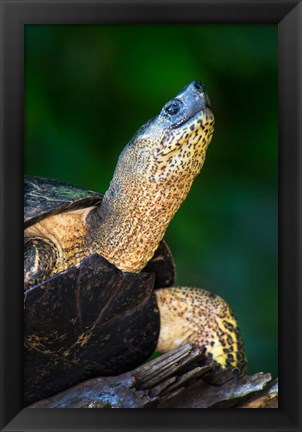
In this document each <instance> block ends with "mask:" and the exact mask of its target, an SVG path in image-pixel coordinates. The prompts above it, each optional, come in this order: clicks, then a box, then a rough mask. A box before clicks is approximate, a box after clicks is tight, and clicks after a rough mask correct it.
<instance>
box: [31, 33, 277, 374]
mask: <svg viewBox="0 0 302 432" xmlns="http://www.w3.org/2000/svg"><path fill="white" fill-rule="evenodd" d="M193 79H200V80H202V81H203V83H204V84H205V86H206V90H207V92H208V94H209V96H210V99H211V102H212V106H213V111H214V114H215V118H216V130H215V133H214V138H213V140H212V143H211V145H210V147H209V150H208V154H207V160H206V163H205V166H204V168H203V170H202V172H201V174H200V175H199V177H198V178H197V179H196V181H195V183H194V185H193V187H192V189H191V192H190V194H189V196H188V198H187V200H186V201H185V203H184V204H183V206H182V207H181V209H180V210H179V212H178V213H177V215H176V216H175V218H174V219H173V221H172V222H171V225H170V227H169V230H168V232H167V234H166V239H167V241H168V242H169V245H170V246H171V249H172V251H173V254H174V257H175V261H176V264H177V283H178V284H182V285H188V286H200V287H203V288H206V289H208V290H211V291H213V292H215V293H217V294H220V295H221V296H223V297H224V298H225V299H226V300H227V301H228V302H229V303H230V304H231V305H232V306H233V309H234V310H235V313H236V315H237V317H238V319H239V322H240V327H241V330H242V333H243V337H244V340H245V344H246V349H247V354H248V358H249V371H250V372H255V371H259V370H263V371H271V372H273V374H275V375H276V374H277V367H278V365H277V355H278V351H277V338H278V335H277V323H278V316H277V301H278V285H277V282H278V280H277V271H278V265H277V243H278V241H277V240H278V239H277V235H278V230H277V223H278V221H277V193H278V191H277V158H278V141H277V140H278V123H277V118H278V117H277V112H278V111H277V110H278V105H277V96H278V94H277V26H275V25H190V26H186V25H163V26H162V25H160V26H159V25H152V26H151V25H150V26H141V25H132V26H131V25H106V26H105V25H99V26H78V25H64V26H62V25H47V26H46V25H45V26H39V25H27V26H26V27H25V173H26V174H31V175H41V176H46V177H51V178H56V179H59V180H63V181H67V182H71V183H73V184H77V185H79V186H82V187H87V188H89V189H95V190H98V191H105V190H106V188H107V186H108V184H109V181H110V179H111V176H112V172H113V170H114V166H115V161H116V160H117V157H118V155H119V153H120V151H121V149H122V148H123V147H124V145H125V144H126V143H127V142H128V141H129V139H130V138H131V137H132V135H133V134H134V132H135V131H136V130H137V129H138V127H139V126H140V125H141V124H143V123H144V122H145V121H146V120H148V119H149V118H151V117H153V116H155V115H156V114H157V113H158V112H159V111H160V109H161V107H162V105H163V104H164V103H165V102H166V101H168V100H169V99H171V98H172V97H174V96H175V94H176V93H177V92H178V91H180V90H181V89H182V88H183V87H184V86H185V85H186V84H187V83H188V82H190V81H192V80H193Z"/></svg>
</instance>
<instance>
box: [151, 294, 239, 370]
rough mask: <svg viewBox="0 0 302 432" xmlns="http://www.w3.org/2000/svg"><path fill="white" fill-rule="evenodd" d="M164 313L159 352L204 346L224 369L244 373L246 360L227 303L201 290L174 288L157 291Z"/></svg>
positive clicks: (161, 321)
mask: <svg viewBox="0 0 302 432" xmlns="http://www.w3.org/2000/svg"><path fill="white" fill-rule="evenodd" d="M155 296H156V300H157V304H158V307H159V310H160V334H159V340H158V344H157V351H160V352H165V351H169V350H171V349H174V348H176V347H177V346H179V345H182V344H184V343H187V342H189V343H191V344H192V345H197V346H202V345H204V346H205V347H206V349H207V351H206V352H207V355H208V356H209V357H210V358H213V359H214V360H215V361H216V362H217V363H219V364H220V365H221V366H222V367H223V368H225V367H238V368H239V369H240V370H242V369H244V367H245V364H246V358H245V354H244V349H243V343H242V339H241V335H240V332H239V328H238V323H237V320H236V318H235V316H234V314H233V312H232V310H231V308H230V306H229V305H228V304H227V303H226V301H225V300H224V299H222V298H221V297H219V296H218V295H216V294H213V293H210V292H208V291H206V290H204V289H201V288H189V287H174V288H172V289H171V288H162V289H159V290H156V291H155Z"/></svg>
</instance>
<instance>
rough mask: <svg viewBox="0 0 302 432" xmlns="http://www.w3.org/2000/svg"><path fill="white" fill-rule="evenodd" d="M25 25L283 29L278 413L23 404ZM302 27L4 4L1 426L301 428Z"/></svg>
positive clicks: (185, 5)
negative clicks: (26, 406)
mask: <svg viewBox="0 0 302 432" xmlns="http://www.w3.org/2000/svg"><path fill="white" fill-rule="evenodd" d="M29 23H32V24H34V23H38V24H47V23H52V24H54V23H58V24H59V23H61V24H63V23H65V24H72V23H87V24H90V23H99V24H101V23H277V24H278V31H279V287H280V292H279V299H280V301H279V303H280V311H279V346H280V350H279V365H280V366H279V371H280V373H279V382H280V404H279V408H278V409H273V410H267V409H265V410H250V409H248V410H219V411H218V412H217V411H215V410H214V411H213V410H173V412H172V411H171V410H168V409H165V410H122V409H120V410H118V411H117V412H114V411H112V410H97V409H95V410H77V409H65V410H53V409H52V410H47V409H46V410H44V409H38V410H33V409H24V408H23V388H22V382H23V358H22V357H23V354H22V352H23V331H22V327H23V301H22V292H21V291H20V290H19V287H20V285H21V286H22V283H23V282H22V277H23V276H22V271H21V269H22V260H23V254H22V238H23V219H22V213H23V209H22V205H23V71H24V66H23V62H24V54H23V49H24V44H23V29H24V25H25V24H29ZM301 30H302V5H301V1H297V0H268V1H264V0H259V1H244V0H236V1H229V0H212V1H202V0H198V1H185V0H181V1H178V0H175V1H166V0H164V1H161V2H159V1H139V0H137V1H128V0H124V1H111V2H108V1H96V0H93V1H85V0H77V1H74V0H66V1H40V0H36V1H29V0H21V1H18V0H17V1H12V0H2V1H1V78H2V79H1V101H2V104H1V108H2V109H1V157H0V163H1V168H0V173H1V183H0V185H1V233H0V238H1V268H0V276H1V300H0V305H1V315H0V317H1V430H3V431H20V430H22V431H31V430H39V431H43V430H47V431H50V430H54V431H55V430H60V431H63V430H73V431H81V430H83V431H93V430H102V431H105V430H106V431H111V430H112V431H113V430H114V431H119V430H121V431H124V430H125V431H126V430H131V431H141V430H146V431H161V430H173V431H178V430H184V431H190V430H192V431H193V430H194V431H195V430H203V431H210V430H215V431H218V430H234V431H242V430H247V431H254V430H259V431H260V430H261V431H264V430H276V431H299V430H301V416H300V407H301V405H302V404H301V366H302V365H301V336H300V335H301V318H300V316H301V314H300V313H299V312H300V311H301V310H302V309H301V306H302V305H301V295H300V286H301V270H300V264H301V262H302V261H301V250H302V249H301V214H300V213H301V210H300V209H301V153H300V145H301V89H302V87H301V67H302V66H301V65H302V62H301V60H302V47H301V35H302V32H301Z"/></svg>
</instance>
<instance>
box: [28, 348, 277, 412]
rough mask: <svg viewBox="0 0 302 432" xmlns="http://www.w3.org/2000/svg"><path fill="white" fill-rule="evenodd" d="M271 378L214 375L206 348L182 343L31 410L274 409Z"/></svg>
mask: <svg viewBox="0 0 302 432" xmlns="http://www.w3.org/2000/svg"><path fill="white" fill-rule="evenodd" d="M277 400H278V387H277V383H276V382H275V381H274V382H271V375H270V374H265V373H262V372H260V373H257V374H254V375H252V376H243V377H239V376H238V373H237V371H236V370H235V371H231V370H221V369H220V370H217V367H216V366H215V364H214V362H212V361H210V360H209V359H208V358H207V357H206V356H205V354H204V349H200V348H197V347H192V346H190V345H189V344H186V345H184V346H182V347H179V348H177V349H175V350H173V351H170V352H169V353H166V354H164V355H162V356H160V357H158V358H156V359H155V360H152V361H151V362H149V363H146V364H144V365H142V366H139V367H138V368H136V369H134V370H133V371H131V372H127V373H124V374H122V375H118V376H116V377H99V378H93V379H90V380H87V381H84V382H82V383H80V384H78V385H76V386H74V387H71V388H69V389H67V390H65V391H63V392H61V393H59V394H57V395H55V396H52V397H50V398H48V399H44V400H42V401H39V402H36V403H35V404H33V405H31V406H30V407H31V408H148V407H154V408H229V407H234V408H266V407H276V406H277Z"/></svg>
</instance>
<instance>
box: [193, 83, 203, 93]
mask: <svg viewBox="0 0 302 432" xmlns="http://www.w3.org/2000/svg"><path fill="white" fill-rule="evenodd" d="M193 85H194V87H195V88H196V89H197V90H199V91H204V85H203V84H202V82H201V81H194V82H193Z"/></svg>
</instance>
